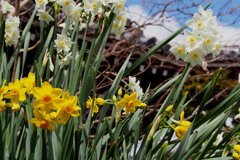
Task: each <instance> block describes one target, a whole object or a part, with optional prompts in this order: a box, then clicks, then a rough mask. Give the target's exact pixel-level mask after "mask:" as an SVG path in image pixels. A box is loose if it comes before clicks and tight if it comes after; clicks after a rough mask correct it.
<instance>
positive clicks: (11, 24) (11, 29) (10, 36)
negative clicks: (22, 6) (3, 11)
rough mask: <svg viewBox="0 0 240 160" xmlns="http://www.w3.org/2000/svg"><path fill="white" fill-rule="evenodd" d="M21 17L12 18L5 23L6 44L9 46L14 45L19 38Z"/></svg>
mask: <svg viewBox="0 0 240 160" xmlns="http://www.w3.org/2000/svg"><path fill="white" fill-rule="evenodd" d="M19 24H20V20H19V17H13V16H10V17H8V18H7V19H6V23H5V35H4V38H5V43H6V45H7V46H11V45H13V44H14V43H15V42H16V41H17V40H18V38H19Z"/></svg>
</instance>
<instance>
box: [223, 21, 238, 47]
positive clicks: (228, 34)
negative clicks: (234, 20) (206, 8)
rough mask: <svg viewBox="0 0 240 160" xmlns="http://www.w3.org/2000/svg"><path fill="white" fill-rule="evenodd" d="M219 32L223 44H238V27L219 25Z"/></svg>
mask: <svg viewBox="0 0 240 160" xmlns="http://www.w3.org/2000/svg"><path fill="white" fill-rule="evenodd" d="M218 29H219V31H220V34H221V35H222V41H223V44H224V45H240V29H238V28H233V27H230V26H223V25H219V27H218Z"/></svg>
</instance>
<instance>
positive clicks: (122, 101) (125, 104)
mask: <svg viewBox="0 0 240 160" xmlns="http://www.w3.org/2000/svg"><path fill="white" fill-rule="evenodd" d="M124 97H125V95H124ZM117 106H118V107H127V106H128V102H127V101H126V100H124V99H123V100H121V101H119V102H118V103H117Z"/></svg>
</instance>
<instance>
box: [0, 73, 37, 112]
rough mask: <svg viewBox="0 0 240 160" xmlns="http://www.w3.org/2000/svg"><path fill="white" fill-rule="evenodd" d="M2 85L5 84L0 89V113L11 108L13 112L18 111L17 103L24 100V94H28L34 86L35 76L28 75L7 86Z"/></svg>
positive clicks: (18, 105)
mask: <svg viewBox="0 0 240 160" xmlns="http://www.w3.org/2000/svg"><path fill="white" fill-rule="evenodd" d="M4 85H5V82H4V83H3V86H2V87H1V89H0V93H1V94H0V100H1V102H0V103H1V106H0V108H1V109H0V111H1V112H3V111H5V110H6V109H7V108H6V107H11V109H12V110H13V111H18V110H19V109H20V104H19V103H20V102H24V101H25V100H26V93H29V94H30V93H31V92H32V89H33V87H34V86H35V76H34V74H33V73H29V74H28V77H25V78H22V79H21V80H18V79H16V80H15V81H14V82H11V83H9V84H8V86H4ZM3 98H5V99H7V100H9V101H10V103H6V102H5V101H3V100H2V99H3Z"/></svg>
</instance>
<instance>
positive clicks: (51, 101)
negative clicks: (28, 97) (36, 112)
mask: <svg viewBox="0 0 240 160" xmlns="http://www.w3.org/2000/svg"><path fill="white" fill-rule="evenodd" d="M32 93H33V95H34V96H35V97H36V100H35V101H36V102H35V105H34V108H36V106H39V105H41V106H43V105H42V104H44V105H45V107H47V108H48V109H56V105H57V104H56V103H55V100H56V99H58V98H60V96H61V95H62V89H60V88H53V87H52V86H51V84H50V83H49V82H44V83H43V84H42V87H35V88H33V91H32ZM41 103H42V104H41Z"/></svg>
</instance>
